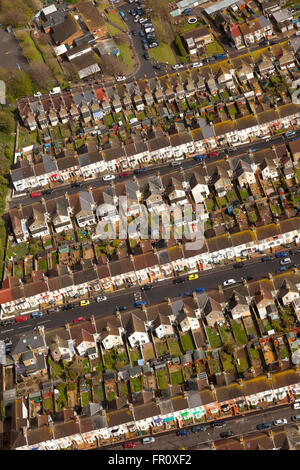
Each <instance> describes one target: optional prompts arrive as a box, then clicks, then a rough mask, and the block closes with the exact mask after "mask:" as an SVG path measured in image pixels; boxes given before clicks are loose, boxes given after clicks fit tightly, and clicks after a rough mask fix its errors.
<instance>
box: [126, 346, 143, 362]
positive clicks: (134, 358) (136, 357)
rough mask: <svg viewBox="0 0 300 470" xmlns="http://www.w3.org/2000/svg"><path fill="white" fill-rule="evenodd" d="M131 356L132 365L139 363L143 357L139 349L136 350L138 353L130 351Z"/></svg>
mask: <svg viewBox="0 0 300 470" xmlns="http://www.w3.org/2000/svg"><path fill="white" fill-rule="evenodd" d="M129 356H130V361H131V363H132V364H134V363H135V362H137V361H138V360H139V359H142V355H141V353H140V350H139V349H138V350H136V351H130V352H129Z"/></svg>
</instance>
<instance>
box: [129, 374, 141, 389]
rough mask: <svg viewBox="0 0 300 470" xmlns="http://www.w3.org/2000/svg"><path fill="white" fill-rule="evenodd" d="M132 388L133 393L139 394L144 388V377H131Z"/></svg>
mask: <svg viewBox="0 0 300 470" xmlns="http://www.w3.org/2000/svg"><path fill="white" fill-rule="evenodd" d="M130 388H131V391H132V392H139V391H140V390H142V388H143V381H142V377H131V378H130Z"/></svg>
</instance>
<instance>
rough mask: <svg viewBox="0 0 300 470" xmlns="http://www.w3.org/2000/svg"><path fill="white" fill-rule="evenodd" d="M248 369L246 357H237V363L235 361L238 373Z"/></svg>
mask: <svg viewBox="0 0 300 470" xmlns="http://www.w3.org/2000/svg"><path fill="white" fill-rule="evenodd" d="M248 369H249V363H248V361H247V358H246V357H241V358H239V364H238V363H237V370H238V372H239V373H240V374H243V373H244V372H245V371H246V370H248Z"/></svg>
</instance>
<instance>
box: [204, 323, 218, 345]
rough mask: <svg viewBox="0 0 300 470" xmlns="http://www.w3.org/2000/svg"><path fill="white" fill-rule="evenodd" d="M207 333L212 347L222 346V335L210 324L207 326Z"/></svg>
mask: <svg viewBox="0 0 300 470" xmlns="http://www.w3.org/2000/svg"><path fill="white" fill-rule="evenodd" d="M205 331H206V335H207V338H208V341H209V344H210V347H211V348H212V349H216V348H220V347H221V346H222V342H221V339H220V336H219V335H218V334H217V333H216V331H214V330H213V329H212V328H209V327H208V326H207V327H206V328H205Z"/></svg>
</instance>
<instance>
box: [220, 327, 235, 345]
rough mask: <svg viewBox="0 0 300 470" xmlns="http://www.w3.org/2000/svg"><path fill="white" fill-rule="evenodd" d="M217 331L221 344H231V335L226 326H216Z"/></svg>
mask: <svg viewBox="0 0 300 470" xmlns="http://www.w3.org/2000/svg"><path fill="white" fill-rule="evenodd" d="M218 330H219V333H220V337H221V339H222V342H223V344H225V343H228V342H233V337H232V333H231V331H230V328H229V326H228V325H222V326H218Z"/></svg>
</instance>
